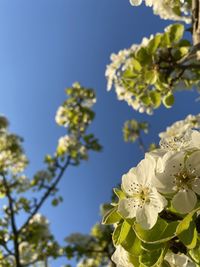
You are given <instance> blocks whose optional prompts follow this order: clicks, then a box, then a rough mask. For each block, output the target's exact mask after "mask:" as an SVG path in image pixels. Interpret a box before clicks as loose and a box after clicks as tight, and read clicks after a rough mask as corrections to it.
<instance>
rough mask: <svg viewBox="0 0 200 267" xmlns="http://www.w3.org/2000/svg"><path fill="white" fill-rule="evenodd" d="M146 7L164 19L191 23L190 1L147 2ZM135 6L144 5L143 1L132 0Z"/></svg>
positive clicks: (131, 2)
mask: <svg viewBox="0 0 200 267" xmlns="http://www.w3.org/2000/svg"><path fill="white" fill-rule="evenodd" d="M144 2H145V4H146V6H150V7H152V8H153V12H154V14H155V15H159V16H160V17H161V18H162V19H170V20H175V21H184V22H186V23H191V1H189V0H145V1H144ZM130 4H131V5H133V6H139V5H141V4H142V0H130Z"/></svg>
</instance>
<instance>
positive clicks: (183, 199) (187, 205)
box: [172, 189, 197, 214]
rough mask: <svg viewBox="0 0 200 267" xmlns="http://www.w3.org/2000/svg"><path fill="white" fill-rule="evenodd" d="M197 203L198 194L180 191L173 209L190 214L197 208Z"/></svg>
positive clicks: (174, 198)
mask: <svg viewBox="0 0 200 267" xmlns="http://www.w3.org/2000/svg"><path fill="white" fill-rule="evenodd" d="M196 202H197V197H196V194H195V193H194V192H193V191H192V190H190V189H188V190H181V191H179V192H178V193H177V194H176V195H175V196H174V197H173V199H172V205H173V207H174V208H175V209H176V210H177V211H178V212H179V213H183V214H185V213H188V212H190V211H191V210H192V209H193V208H194V207H195V205H196Z"/></svg>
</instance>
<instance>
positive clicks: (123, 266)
mask: <svg viewBox="0 0 200 267" xmlns="http://www.w3.org/2000/svg"><path fill="white" fill-rule="evenodd" d="M129 257H130V256H129V254H128V253H127V252H126V250H125V249H123V247H122V246H117V248H116V250H115V252H114V254H113V256H112V261H113V262H114V263H116V266H117V267H134V265H133V264H132V263H131V262H130V259H129ZM164 262H165V266H169V267H195V266H196V265H195V264H194V263H193V262H192V261H191V260H190V258H188V257H187V256H186V255H184V254H174V253H172V252H168V253H167V254H166V255H165V258H164Z"/></svg>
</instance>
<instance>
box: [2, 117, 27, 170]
mask: <svg viewBox="0 0 200 267" xmlns="http://www.w3.org/2000/svg"><path fill="white" fill-rule="evenodd" d="M27 163H28V160H27V157H26V155H25V154H24V152H23V148H22V139H21V138H20V137H19V136H17V135H15V134H12V133H10V132H9V130H8V121H7V119H6V118H5V117H4V116H0V171H1V172H11V173H12V174H13V175H16V174H18V173H20V172H23V170H24V169H25V167H26V165H27Z"/></svg>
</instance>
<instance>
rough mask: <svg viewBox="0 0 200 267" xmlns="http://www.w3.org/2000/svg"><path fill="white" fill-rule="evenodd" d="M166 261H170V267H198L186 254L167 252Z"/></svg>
mask: <svg viewBox="0 0 200 267" xmlns="http://www.w3.org/2000/svg"><path fill="white" fill-rule="evenodd" d="M165 260H166V261H168V263H169V264H170V266H171V265H172V266H180V267H195V266H196V265H195V264H194V263H193V262H191V261H190V259H189V258H188V257H187V256H186V255H185V254H174V253H172V252H167V254H166V256H165Z"/></svg>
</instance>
